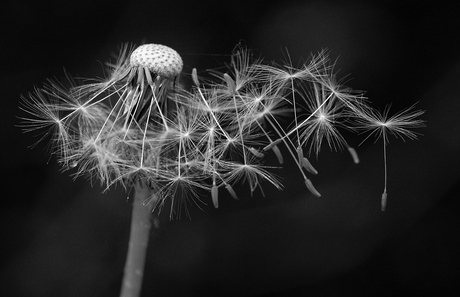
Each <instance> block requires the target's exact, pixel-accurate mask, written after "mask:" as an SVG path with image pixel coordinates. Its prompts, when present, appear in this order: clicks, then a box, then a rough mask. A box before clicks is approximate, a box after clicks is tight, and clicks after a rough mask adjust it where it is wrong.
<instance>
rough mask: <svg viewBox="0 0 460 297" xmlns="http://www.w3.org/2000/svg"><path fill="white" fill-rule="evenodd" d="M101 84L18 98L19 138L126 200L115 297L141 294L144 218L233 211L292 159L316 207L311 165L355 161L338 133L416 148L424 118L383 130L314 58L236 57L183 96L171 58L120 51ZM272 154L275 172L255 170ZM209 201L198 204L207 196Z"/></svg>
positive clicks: (165, 50)
mask: <svg viewBox="0 0 460 297" xmlns="http://www.w3.org/2000/svg"><path fill="white" fill-rule="evenodd" d="M108 67H109V72H108V76H107V77H106V78H102V79H96V80H86V81H75V80H74V79H72V78H70V76H68V81H69V83H68V84H69V86H68V87H66V86H65V84H64V83H58V82H54V81H49V82H48V84H47V85H45V86H44V87H42V88H36V89H35V91H34V92H33V93H31V94H29V96H27V97H25V96H24V97H23V98H22V101H21V102H22V105H21V109H22V110H23V111H24V112H25V113H27V116H23V117H22V120H23V123H22V127H23V129H24V131H26V132H41V136H40V138H39V141H45V140H47V139H48V138H50V140H51V141H50V142H51V143H52V144H53V145H54V146H53V148H52V154H53V155H55V156H56V158H57V160H58V162H59V163H60V164H61V165H62V167H63V168H64V169H68V170H72V171H73V175H74V177H75V178H76V177H79V176H87V177H89V178H90V180H91V181H99V182H100V183H101V185H102V186H103V187H104V189H105V190H108V189H109V188H111V187H113V186H115V185H121V186H123V187H124V188H126V189H128V190H131V189H132V190H133V191H134V200H133V216H132V222H131V235H130V243H129V250H128V257H127V261H126V265H125V274H124V279H123V284H122V293H121V296H138V295H139V294H140V288H141V282H142V272H143V265H144V260H145V252H146V245H147V242H148V235H149V230H150V227H151V224H152V221H154V222H157V220H156V219H155V218H152V216H153V214H152V213H153V212H155V211H158V212H159V211H161V210H162V209H164V208H165V207H166V206H168V207H170V208H169V209H170V211H169V216H170V218H171V219H172V218H176V217H180V216H181V215H182V214H183V213H185V214H186V215H187V216H189V213H188V204H195V205H197V206H198V207H200V205H202V204H203V203H205V202H204V201H203V200H202V199H203V198H204V197H206V196H210V198H211V201H212V203H213V205H214V207H216V208H217V207H218V206H219V191H220V190H222V189H225V191H227V192H228V193H229V194H230V196H231V197H232V198H234V199H238V195H237V193H236V191H235V190H234V185H235V184H236V183H243V184H246V185H248V187H249V191H250V193H251V194H253V193H254V192H255V191H256V190H260V191H261V192H262V194H264V191H263V188H264V187H265V184H269V185H271V186H273V187H275V188H276V189H282V184H281V182H280V180H279V178H278V177H277V176H276V175H275V174H274V171H275V170H276V167H277V166H280V165H283V164H284V163H285V161H286V160H285V155H286V154H287V156H290V157H291V159H292V161H293V162H294V163H295V165H296V167H297V169H298V171H299V172H300V174H301V176H302V178H303V179H304V184H305V186H306V188H307V189H308V191H310V193H312V194H313V195H314V196H317V197H320V196H321V194H320V192H319V191H318V190H317V189H316V188H315V187H314V185H313V182H312V180H311V179H310V178H309V175H317V174H318V171H317V170H316V168H315V167H314V166H313V164H312V163H311V161H310V160H309V156H310V155H311V154H314V155H316V157H317V159H318V155H319V153H320V151H321V150H322V148H323V143H327V144H328V146H329V148H330V149H332V150H339V149H342V148H344V147H346V148H347V149H348V151H349V152H350V154H351V156H352V157H353V160H354V162H355V163H358V162H359V158H358V155H357V152H356V150H355V149H354V148H352V147H351V146H350V145H349V144H348V142H347V141H346V140H345V137H344V136H343V135H342V134H341V131H342V130H344V129H345V130H348V131H352V132H356V131H361V130H365V131H371V135H372V134H377V135H378V136H381V137H383V140H384V150H385V152H384V157H385V191H384V194H385V198H386V142H387V134H394V135H396V136H407V137H409V138H415V137H413V136H415V134H414V133H413V132H411V131H410V129H411V128H414V127H418V126H419V124H420V123H421V121H420V120H418V119H417V118H418V116H420V115H421V114H422V112H402V113H400V114H397V115H396V116H393V117H391V118H389V119H387V113H384V115H383V116H380V115H379V114H377V113H376V112H374V111H373V109H371V107H369V105H368V101H367V100H366V99H365V98H364V96H363V95H362V94H361V93H358V92H355V91H353V90H351V89H349V88H347V87H345V86H343V85H342V84H340V83H339V82H338V81H337V79H336V78H335V75H334V74H333V64H330V63H329V60H328V56H327V53H326V52H325V51H322V52H320V53H318V54H317V55H312V56H311V58H310V60H308V61H307V62H306V63H305V64H304V65H303V66H302V67H300V68H296V67H293V66H292V65H291V64H290V63H286V64H284V65H276V64H267V63H264V62H263V60H262V59H254V58H252V56H251V54H250V52H249V51H248V50H247V49H244V48H241V47H239V48H237V49H236V51H235V52H234V54H233V56H232V60H231V63H230V65H229V68H228V71H227V72H218V71H214V70H212V71H210V72H209V74H210V76H211V78H206V77H199V76H198V71H197V70H196V69H193V70H192V72H191V74H190V75H191V78H192V81H193V86H192V87H191V88H190V89H185V88H184V87H183V86H182V85H181V84H179V83H178V81H179V78H180V76H181V73H182V68H183V62H182V58H181V56H180V55H179V54H178V53H177V52H176V51H175V50H173V49H171V48H169V47H167V46H164V45H159V44H144V45H141V46H139V47H137V48H134V47H132V46H129V45H123V46H122V48H121V51H120V54H119V56H118V58H117V60H116V61H115V63H109V64H108ZM271 153H273V154H274V155H275V156H276V158H277V160H278V163H279V165H276V166H275V165H269V164H264V163H263V161H264V159H265V157H266V156H267V155H269V154H271ZM206 193H208V195H206Z"/></svg>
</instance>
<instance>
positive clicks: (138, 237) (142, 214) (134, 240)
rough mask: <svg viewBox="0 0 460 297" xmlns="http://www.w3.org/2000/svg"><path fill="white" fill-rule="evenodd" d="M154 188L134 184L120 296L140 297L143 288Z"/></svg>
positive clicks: (138, 183)
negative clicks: (126, 253) (150, 201)
mask: <svg viewBox="0 0 460 297" xmlns="http://www.w3.org/2000/svg"><path fill="white" fill-rule="evenodd" d="M152 195H153V193H152V190H151V189H150V188H149V187H148V186H147V185H145V184H144V183H142V182H137V183H136V184H135V186H134V201H133V212H132V218H131V231H130V236H129V246H128V255H127V259H126V263H125V269H124V276H123V282H122V287H121V293H120V297H138V296H140V292H141V288H142V278H143V275H144V266H145V257H146V254H147V246H148V242H149V235H150V229H151V226H152V218H151V216H152V206H153V205H154V203H147V202H148V200H149V199H151V198H152Z"/></svg>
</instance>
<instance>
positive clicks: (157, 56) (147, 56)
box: [130, 44, 183, 78]
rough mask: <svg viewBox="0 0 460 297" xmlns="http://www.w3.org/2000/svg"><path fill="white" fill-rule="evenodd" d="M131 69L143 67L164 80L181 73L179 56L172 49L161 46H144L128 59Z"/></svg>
mask: <svg viewBox="0 0 460 297" xmlns="http://www.w3.org/2000/svg"><path fill="white" fill-rule="evenodd" d="M130 65H131V67H145V68H148V69H149V70H150V71H151V72H153V73H156V74H157V75H159V76H162V77H164V78H174V77H176V76H178V75H179V74H180V73H181V72H182V67H183V62H182V58H181V56H180V55H179V54H178V53H177V52H176V51H175V50H173V49H172V48H170V47H168V46H165V45H161V44H144V45H141V46H139V47H138V48H136V49H135V50H134V51H133V53H132V54H131V57H130Z"/></svg>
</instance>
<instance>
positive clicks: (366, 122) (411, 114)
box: [356, 105, 424, 211]
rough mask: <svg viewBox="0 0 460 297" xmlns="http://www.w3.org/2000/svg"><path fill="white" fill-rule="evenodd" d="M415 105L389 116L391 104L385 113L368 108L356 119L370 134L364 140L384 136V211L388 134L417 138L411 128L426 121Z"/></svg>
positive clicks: (384, 202)
mask: <svg viewBox="0 0 460 297" xmlns="http://www.w3.org/2000/svg"><path fill="white" fill-rule="evenodd" d="M414 107H415V105H412V106H411V107H409V108H407V109H405V110H402V111H400V112H398V113H396V114H395V115H393V116H391V117H389V116H388V114H389V111H390V106H388V107H386V108H385V110H384V112H383V114H381V113H379V112H378V111H376V110H374V109H371V108H368V109H365V110H363V114H362V116H361V117H359V118H357V119H356V120H357V121H358V122H359V123H360V125H359V129H360V130H362V131H363V133H366V132H368V133H369V135H368V136H367V137H366V138H365V139H364V140H363V142H364V141H365V140H366V139H368V138H369V137H370V136H372V135H374V136H376V138H377V139H378V138H382V142H383V163H384V186H383V194H382V211H383V210H385V207H386V203H387V181H388V167H387V144H388V143H389V139H388V136H389V135H393V136H395V137H396V138H401V139H403V140H404V138H409V139H416V138H417V134H416V133H415V132H413V131H411V129H414V128H420V127H423V126H424V121H423V120H421V119H419V117H420V116H421V115H422V114H423V113H424V111H422V110H414Z"/></svg>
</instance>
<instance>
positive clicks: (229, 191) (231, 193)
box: [225, 184, 238, 199]
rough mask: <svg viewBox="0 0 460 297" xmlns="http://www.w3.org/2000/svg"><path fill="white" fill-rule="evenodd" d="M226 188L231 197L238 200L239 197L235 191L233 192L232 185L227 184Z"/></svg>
mask: <svg viewBox="0 0 460 297" xmlns="http://www.w3.org/2000/svg"><path fill="white" fill-rule="evenodd" d="M225 188H226V189H227V191H228V193H229V194H230V196H232V197H233V198H234V199H238V196H236V193H235V191H234V190H233V188H232V186H231V185H230V184H226V185H225Z"/></svg>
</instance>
